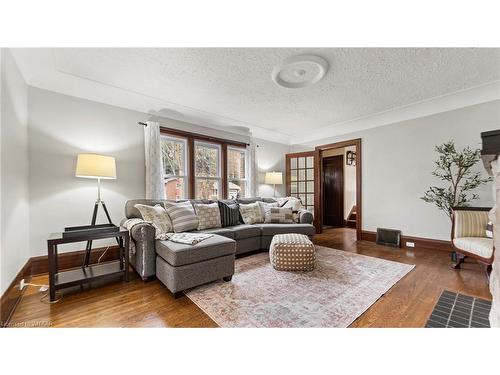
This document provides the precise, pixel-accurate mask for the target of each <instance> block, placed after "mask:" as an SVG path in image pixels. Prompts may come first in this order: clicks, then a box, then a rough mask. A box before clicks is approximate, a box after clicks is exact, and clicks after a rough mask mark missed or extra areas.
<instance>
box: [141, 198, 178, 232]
mask: <svg viewBox="0 0 500 375" xmlns="http://www.w3.org/2000/svg"><path fill="white" fill-rule="evenodd" d="M134 207H135V208H137V209H138V210H139V212H140V213H141V216H142V219H143V220H144V221H147V222H149V223H151V224H152V225H153V226H154V227H155V232H156V236H155V237H156V239H161V238H162V237H164V235H165V234H167V233H169V232H172V222H171V220H170V217H169V216H168V214H167V211H165V209H164V208H163V207H162V206H160V205H159V204H157V205H156V206H154V207H153V206H148V205H145V204H136V205H135V206H134Z"/></svg>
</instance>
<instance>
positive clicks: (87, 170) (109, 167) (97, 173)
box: [75, 154, 120, 267]
mask: <svg viewBox="0 0 500 375" xmlns="http://www.w3.org/2000/svg"><path fill="white" fill-rule="evenodd" d="M75 175H76V177H83V178H94V179H97V200H96V201H95V203H94V212H93V213H92V220H91V223H90V225H95V223H96V219H97V211H98V210H99V205H102V208H103V209H104V213H105V214H106V217H107V219H108V222H109V224H113V222H112V221H111V217H110V216H109V212H108V209H107V208H106V204H105V203H104V201H103V200H102V199H101V179H104V180H114V179H116V163H115V158H113V157H111V156H104V155H96V154H79V155H78V159H77V162H76V173H75ZM117 241H118V244H120V242H119V240H118V239H117ZM91 249H92V241H87V247H86V249H85V260H84V266H85V267H88V265H89V262H90V250H91Z"/></svg>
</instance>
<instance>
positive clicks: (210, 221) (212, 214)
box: [194, 202, 221, 230]
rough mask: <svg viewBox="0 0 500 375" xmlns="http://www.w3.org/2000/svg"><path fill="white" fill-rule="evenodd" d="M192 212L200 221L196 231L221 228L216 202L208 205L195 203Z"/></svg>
mask: <svg viewBox="0 0 500 375" xmlns="http://www.w3.org/2000/svg"><path fill="white" fill-rule="evenodd" d="M194 210H195V211H196V215H197V216H198V220H199V221H200V222H199V224H198V230H202V229H209V228H220V227H221V220H220V211H219V205H218V204H217V202H215V203H210V204H203V203H195V204H194Z"/></svg>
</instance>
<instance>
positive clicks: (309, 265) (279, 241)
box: [269, 233, 316, 271]
mask: <svg viewBox="0 0 500 375" xmlns="http://www.w3.org/2000/svg"><path fill="white" fill-rule="evenodd" d="M269 260H270V261H271V264H272V266H273V267H274V269H275V270H278V271H312V270H313V269H314V262H315V261H316V251H315V249H314V245H313V243H312V242H311V241H310V240H309V238H308V237H307V236H306V235H304V234H296V233H289V234H277V235H275V236H274V237H273V239H272V241H271V245H270V247H269Z"/></svg>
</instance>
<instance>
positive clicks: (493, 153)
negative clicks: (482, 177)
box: [481, 130, 500, 175]
mask: <svg viewBox="0 0 500 375" xmlns="http://www.w3.org/2000/svg"><path fill="white" fill-rule="evenodd" d="M481 139H482V140H483V148H482V149H481V158H482V159H483V165H484V168H485V169H486V170H487V171H488V173H489V174H490V175H491V174H492V173H491V165H490V163H491V162H492V161H493V160H495V159H496V158H497V156H498V155H499V154H500V130H492V131H489V132H483V133H481Z"/></svg>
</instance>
